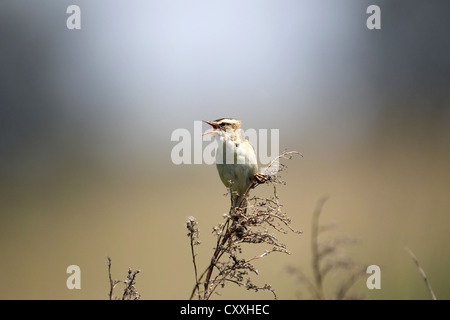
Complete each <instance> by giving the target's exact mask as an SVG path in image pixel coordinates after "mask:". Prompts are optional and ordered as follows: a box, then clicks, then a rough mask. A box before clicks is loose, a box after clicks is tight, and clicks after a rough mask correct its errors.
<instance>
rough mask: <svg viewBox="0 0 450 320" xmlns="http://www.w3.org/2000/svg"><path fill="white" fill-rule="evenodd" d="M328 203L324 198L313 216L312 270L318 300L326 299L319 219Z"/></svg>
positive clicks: (319, 202)
mask: <svg viewBox="0 0 450 320" xmlns="http://www.w3.org/2000/svg"><path fill="white" fill-rule="evenodd" d="M326 201H327V198H326V197H324V198H322V199H320V200H319V201H318V203H317V206H316V209H315V210H314V214H313V221H312V230H311V251H312V268H313V272H314V281H315V288H316V295H317V298H318V299H324V298H325V297H324V294H323V285H322V280H323V278H322V272H321V270H320V254H319V241H318V239H319V217H320V213H321V212H322V208H323V205H324V204H325V202H326Z"/></svg>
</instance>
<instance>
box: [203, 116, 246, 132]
mask: <svg viewBox="0 0 450 320" xmlns="http://www.w3.org/2000/svg"><path fill="white" fill-rule="evenodd" d="M203 122H204V123H207V124H209V125H210V126H211V127H213V129H214V130H213V131H208V132H205V133H204V134H203V135H206V134H215V133H221V132H222V133H223V132H227V131H235V130H237V129H239V128H240V127H241V120H237V119H233V118H221V119H217V120H213V121H205V120H203Z"/></svg>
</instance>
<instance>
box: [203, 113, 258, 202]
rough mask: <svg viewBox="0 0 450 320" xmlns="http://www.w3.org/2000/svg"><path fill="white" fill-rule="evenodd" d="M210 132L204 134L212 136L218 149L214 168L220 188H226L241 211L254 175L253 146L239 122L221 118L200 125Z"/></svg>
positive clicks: (254, 157)
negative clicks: (206, 126) (215, 167)
mask: <svg viewBox="0 0 450 320" xmlns="http://www.w3.org/2000/svg"><path fill="white" fill-rule="evenodd" d="M204 122H205V123H207V124H209V125H210V126H212V127H213V128H214V130H213V131H210V132H207V133H205V134H214V136H215V137H216V140H217V143H218V147H217V151H216V166H217V171H218V172H219V176H220V179H221V180H222V182H223V184H224V185H225V186H226V187H227V188H230V181H231V191H232V199H233V203H234V206H239V207H241V208H243V207H245V201H242V200H243V197H244V195H245V192H246V191H247V190H248V188H249V187H250V185H251V184H252V182H253V180H254V178H255V174H257V173H258V163H257V159H256V153H255V150H254V149H253V146H252V145H251V144H250V143H249V142H248V140H247V139H245V137H244V136H243V134H242V130H241V129H240V127H241V120H237V119H232V118H222V119H217V120H214V121H204Z"/></svg>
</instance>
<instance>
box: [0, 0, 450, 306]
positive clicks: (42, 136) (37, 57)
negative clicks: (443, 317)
mask: <svg viewBox="0 0 450 320" xmlns="http://www.w3.org/2000/svg"><path fill="white" fill-rule="evenodd" d="M372 2H373V1H357V0H341V1H332V0H321V1H306V0H305V1H302V0H296V1H269V0H258V1H253V0H251V1H234V0H233V1H219V0H215V1H203V0H197V1H181V0H179V1H173V0H172V1H163V0H153V1H137V0H133V1H117V0H115V1H104V0H103V1H100V0H98V1H57V2H55V1H47V0H41V1H25V0H15V1H12V0H3V1H2V2H1V4H0V26H1V28H0V46H1V47H0V67H1V69H0V70H1V72H0V256H1V260H0V274H1V275H2V276H0V283H2V287H4V290H2V293H1V294H0V298H3V299H9V298H23V299H36V298H37V299H49V298H56V299H78V298H88V299H103V298H106V294H107V291H108V282H107V273H106V260H105V256H106V255H109V256H111V258H112V260H113V272H114V275H115V276H116V278H124V277H125V275H126V271H127V268H128V267H129V266H130V267H133V268H138V269H141V270H142V272H141V274H139V278H140V280H141V282H139V281H138V290H140V292H141V294H142V297H143V298H144V299H171V298H173V299H183V298H187V297H188V296H189V294H190V291H191V289H192V286H193V278H194V277H193V272H192V265H191V260H190V252H189V250H190V249H189V246H188V239H187V237H186V230H185V229H184V223H185V220H186V218H187V217H188V216H191V215H193V216H195V217H196V218H197V219H198V220H199V222H200V229H201V237H204V239H202V240H203V241H202V249H201V250H202V251H201V252H200V253H199V256H201V257H202V258H203V259H204V260H203V261H207V260H208V258H207V256H208V254H210V252H211V249H212V247H213V246H214V241H213V238H212V236H211V235H210V233H209V231H210V230H211V229H212V227H213V226H214V225H216V224H217V223H219V222H220V221H221V219H222V218H221V215H222V214H223V213H224V212H226V211H227V204H228V201H227V199H226V198H225V197H223V196H222V194H223V193H225V191H226V190H225V188H224V187H223V185H222V184H221V182H220V180H219V178H218V176H217V172H216V170H215V167H214V166H212V165H206V164H203V165H187V164H185V165H184V164H182V165H174V164H173V163H172V161H171V157H170V155H171V150H172V148H173V147H174V145H175V144H176V142H173V141H171V139H170V138H171V134H172V132H173V131H174V130H176V129H179V128H185V129H187V130H189V131H190V132H191V133H192V135H194V130H193V126H194V121H198V120H212V119H216V118H221V117H234V118H238V119H241V120H242V123H243V128H244V129H247V128H254V129H269V130H270V129H279V130H280V148H281V149H289V150H297V151H300V152H301V153H302V154H303V156H304V157H303V158H301V159H300V158H298V159H295V160H291V161H289V163H287V164H288V167H289V170H288V171H287V172H286V173H285V179H286V180H287V182H288V184H287V186H286V187H283V189H282V190H280V191H279V193H280V196H281V197H282V198H283V197H284V203H285V208H286V211H287V212H288V214H289V215H290V216H291V217H292V220H293V224H294V225H295V227H297V228H299V229H302V230H303V231H304V233H303V235H301V236H298V235H295V236H294V235H290V236H286V243H287V245H288V247H289V248H290V249H291V251H292V255H291V256H286V257H285V256H282V257H277V256H276V255H273V256H269V257H267V267H266V268H265V266H266V264H265V263H264V262H261V265H260V266H259V269H260V276H259V279H260V281H261V283H264V282H271V284H272V285H273V287H274V288H275V290H277V289H278V290H277V292H278V293H279V298H280V299H293V298H296V297H298V295H297V292H298V291H301V290H302V289H304V288H302V287H301V284H297V283H296V282H295V281H293V278H292V277H290V276H289V275H287V274H286V272H284V271H283V270H285V267H286V266H288V265H294V266H298V267H302V268H304V269H305V270H306V272H309V271H308V270H310V258H309V255H310V251H309V245H310V243H309V239H310V238H309V236H310V234H309V230H310V223H311V214H312V211H313V209H314V207H315V204H316V202H317V200H318V199H319V198H321V197H322V196H323V195H325V194H326V195H329V196H330V200H329V202H328V203H327V205H326V207H325V208H326V212H324V219H325V222H326V220H327V219H329V220H336V221H337V222H338V224H339V227H338V229H337V230H336V231H335V233H336V235H339V234H344V235H352V236H355V237H357V238H359V239H360V240H361V242H360V244H359V245H358V246H356V247H354V248H351V249H350V254H352V255H353V256H354V259H355V260H360V261H361V262H363V263H367V264H377V265H380V267H381V270H382V281H383V282H382V289H381V290H378V291H376V292H375V291H370V290H368V289H367V288H365V285H364V281H362V282H361V283H360V284H359V288H357V289H359V291H360V292H362V293H363V294H365V295H366V296H368V297H369V298H373V299H377V298H387V299H426V298H428V293H427V290H426V288H425V286H424V285H423V283H422V279H421V278H420V275H419V273H418V271H417V270H416V269H415V268H414V265H413V263H412V261H411V259H410V258H409V256H408V254H407V253H406V252H405V251H404V250H403V247H404V246H408V247H410V248H411V249H412V250H413V251H414V252H415V253H416V255H417V257H418V258H419V260H420V261H421V263H422V266H423V268H424V269H425V271H426V272H427V274H428V276H429V280H430V281H431V284H432V286H433V287H434V289H435V293H436V295H437V296H438V298H446V299H448V298H449V297H450V292H449V289H448V288H449V282H450V280H449V279H448V276H447V270H448V269H449V267H450V258H449V257H448V254H447V252H448V250H447V248H448V244H449V240H450V228H449V222H450V197H449V191H450V170H449V163H450V38H449V37H448V31H449V28H450V21H449V19H448V12H449V9H450V4H449V3H448V1H437V0H435V1H433V2H427V1H406V0H398V1H394V2H392V1H377V2H376V4H377V5H378V6H379V7H380V8H381V30H369V29H368V28H367V27H366V20H367V18H368V17H369V15H368V14H367V13H366V9H367V7H368V6H369V5H371V4H374V3H372ZM72 4H76V5H78V6H79V7H80V9H81V30H68V29H67V27H66V20H67V18H68V17H69V14H67V13H66V9H67V7H68V6H69V5H72ZM204 129H205V130H206V126H205V127H204ZM193 138H194V137H193ZM352 250H353V251H352ZM199 259H201V258H199ZM71 264H76V265H79V266H80V268H81V270H82V289H81V290H73V291H71V290H68V289H67V288H66V285H65V284H66V279H67V277H68V275H67V274H66V273H65V271H66V268H67V266H69V265H71ZM139 278H138V279H139ZM227 290H229V291H227ZM222 294H223V296H222V297H224V298H230V297H231V298H263V299H264V298H270V297H271V296H270V295H268V296H264V295H263V294H256V295H255V294H253V293H251V292H247V291H245V290H234V289H232V288H225V289H224V290H223V292H222Z"/></svg>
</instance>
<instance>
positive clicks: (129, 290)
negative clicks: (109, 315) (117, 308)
mask: <svg viewBox="0 0 450 320" xmlns="http://www.w3.org/2000/svg"><path fill="white" fill-rule="evenodd" d="M106 260H107V261H108V277H109V293H108V297H109V300H139V299H140V298H141V295H140V294H139V292H137V290H136V286H135V285H136V276H137V274H138V273H139V272H141V271H140V270H134V271H133V270H132V269H131V268H128V274H127V278H126V279H125V280H123V281H121V280H113V278H112V275H111V258H110V257H106ZM121 283H122V284H123V285H124V288H123V292H122V294H121V295H119V296H114V289H115V288H116V286H117V285H118V284H121Z"/></svg>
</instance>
